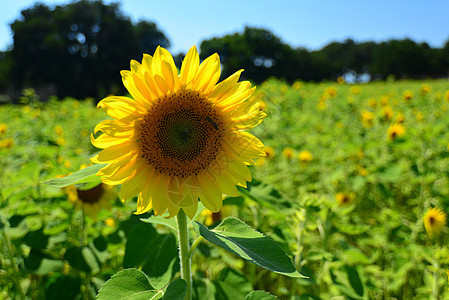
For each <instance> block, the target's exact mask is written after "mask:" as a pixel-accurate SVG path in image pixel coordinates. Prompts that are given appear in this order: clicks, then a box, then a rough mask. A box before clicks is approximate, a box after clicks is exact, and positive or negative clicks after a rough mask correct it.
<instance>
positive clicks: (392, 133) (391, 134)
mask: <svg viewBox="0 0 449 300" xmlns="http://www.w3.org/2000/svg"><path fill="white" fill-rule="evenodd" d="M404 134H405V127H404V126H403V125H402V124H397V123H396V124H393V125H391V126H390V127H389V128H388V130H387V136H388V140H389V141H394V140H395V139H397V138H398V137H401V136H403V135H404Z"/></svg>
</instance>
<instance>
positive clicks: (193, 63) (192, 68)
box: [180, 46, 200, 86]
mask: <svg viewBox="0 0 449 300" xmlns="http://www.w3.org/2000/svg"><path fill="white" fill-rule="evenodd" d="M199 65H200V57H199V55H198V51H197V50H196V47H195V46H193V47H192V48H190V50H189V52H187V55H186V57H184V61H183V62H182V66H181V75H180V83H181V85H183V86H187V85H189V83H190V82H191V81H192V80H193V78H194V77H195V75H196V72H197V71H198V68H199Z"/></svg>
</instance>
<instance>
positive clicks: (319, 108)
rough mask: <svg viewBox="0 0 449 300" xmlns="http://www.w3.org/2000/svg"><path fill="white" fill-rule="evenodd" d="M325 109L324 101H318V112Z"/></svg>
mask: <svg viewBox="0 0 449 300" xmlns="http://www.w3.org/2000/svg"><path fill="white" fill-rule="evenodd" d="M326 107H327V104H326V101H325V99H320V100H318V104H317V108H318V110H325V109H326Z"/></svg>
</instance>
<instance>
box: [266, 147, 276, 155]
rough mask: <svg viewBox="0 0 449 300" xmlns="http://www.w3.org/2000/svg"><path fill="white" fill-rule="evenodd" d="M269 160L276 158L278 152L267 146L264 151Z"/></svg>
mask: <svg viewBox="0 0 449 300" xmlns="http://www.w3.org/2000/svg"><path fill="white" fill-rule="evenodd" d="M263 150H264V151H265V154H266V156H267V158H273V157H275V156H276V151H274V149H273V147H270V146H267V147H265V148H264V149H263Z"/></svg>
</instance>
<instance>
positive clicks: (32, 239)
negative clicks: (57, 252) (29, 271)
mask: <svg viewBox="0 0 449 300" xmlns="http://www.w3.org/2000/svg"><path fill="white" fill-rule="evenodd" d="M23 242H24V243H25V244H27V245H28V246H30V247H31V248H34V249H45V248H46V247H47V244H48V235H45V234H44V231H43V229H42V228H41V229H39V230H36V231H29V232H28V233H27V234H26V235H25V236H24V237H23Z"/></svg>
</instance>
